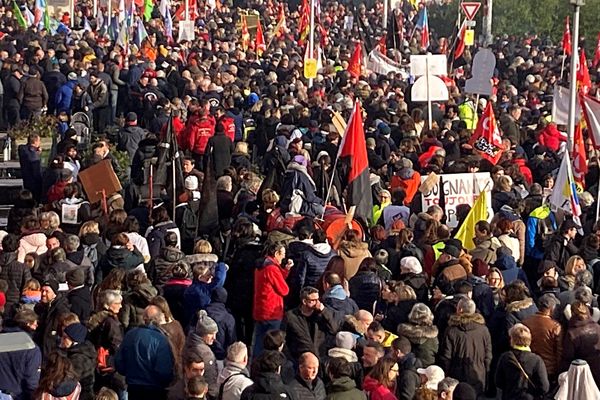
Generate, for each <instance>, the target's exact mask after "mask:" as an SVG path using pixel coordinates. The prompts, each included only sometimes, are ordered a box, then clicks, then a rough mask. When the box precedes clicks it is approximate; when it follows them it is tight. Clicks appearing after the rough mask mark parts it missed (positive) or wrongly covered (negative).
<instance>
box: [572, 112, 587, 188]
mask: <svg viewBox="0 0 600 400" xmlns="http://www.w3.org/2000/svg"><path fill="white" fill-rule="evenodd" d="M581 124H582V121H581V120H580V121H579V123H578V124H577V125H576V126H575V134H574V135H573V136H574V138H573V153H572V156H573V177H574V178H575V182H577V183H579V184H580V185H581V187H582V188H585V175H586V174H587V173H588V165H587V157H586V155H585V143H584V141H583V133H582V127H581Z"/></svg>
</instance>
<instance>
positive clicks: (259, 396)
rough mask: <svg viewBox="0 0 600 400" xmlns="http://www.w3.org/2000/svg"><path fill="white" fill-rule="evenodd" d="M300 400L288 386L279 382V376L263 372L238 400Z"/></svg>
mask: <svg viewBox="0 0 600 400" xmlns="http://www.w3.org/2000/svg"><path fill="white" fill-rule="evenodd" d="M281 399H290V400H300V399H298V398H297V397H296V394H295V393H294V391H293V390H292V388H290V387H289V386H286V385H284V384H283V382H282V381H281V376H280V375H279V374H276V373H274V372H265V373H261V374H259V375H258V377H257V378H256V379H255V380H254V384H253V385H250V386H248V387H247V388H246V389H244V391H243V392H242V396H241V397H240V400H281Z"/></svg>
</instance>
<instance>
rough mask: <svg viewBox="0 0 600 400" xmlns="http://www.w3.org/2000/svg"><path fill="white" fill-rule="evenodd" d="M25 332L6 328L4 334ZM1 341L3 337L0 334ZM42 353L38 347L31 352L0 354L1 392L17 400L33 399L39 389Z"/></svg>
mask: <svg viewBox="0 0 600 400" xmlns="http://www.w3.org/2000/svg"><path fill="white" fill-rule="evenodd" d="M9 332H23V331H22V330H21V329H19V328H16V327H15V328H8V327H6V328H4V333H9ZM0 341H2V335H1V334H0ZM41 366H42V352H41V351H40V348H39V347H38V346H37V345H36V346H35V348H33V349H31V350H21V351H12V352H9V353H0V390H1V391H2V393H10V394H12V396H13V399H15V400H29V399H33V392H34V391H35V389H36V388H37V387H38V382H39V380H40V368H41Z"/></svg>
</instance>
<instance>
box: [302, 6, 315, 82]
mask: <svg viewBox="0 0 600 400" xmlns="http://www.w3.org/2000/svg"><path fill="white" fill-rule="evenodd" d="M302 12H304V10H302ZM308 53H309V54H310V56H309V58H311V59H312V58H314V57H315V0H310V38H309V42H308ZM312 86H313V78H310V79H309V80H308V87H309V88H311V87H312Z"/></svg>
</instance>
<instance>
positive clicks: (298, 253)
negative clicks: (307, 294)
mask: <svg viewBox="0 0 600 400" xmlns="http://www.w3.org/2000/svg"><path fill="white" fill-rule="evenodd" d="M335 254H336V253H335V251H334V250H333V249H332V248H331V246H330V245H329V243H317V244H312V243H308V242H306V241H298V242H292V243H290V244H289V246H288V257H289V258H291V259H292V260H294V267H293V268H292V269H291V271H290V275H289V276H288V282H289V283H290V292H291V297H290V300H292V301H293V302H294V303H295V304H294V305H292V307H293V306H295V305H297V304H298V301H294V300H295V299H299V296H300V290H301V289H302V288H303V287H305V286H313V287H314V286H315V285H316V284H317V282H318V281H319V278H320V277H321V275H322V274H323V272H324V271H325V268H326V267H327V264H328V263H329V260H331V258H332V257H333V256H335Z"/></svg>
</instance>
